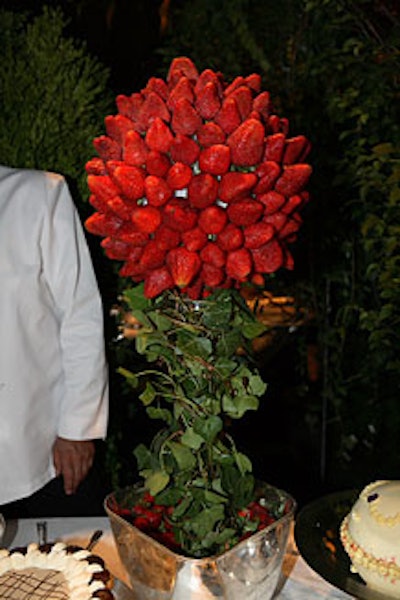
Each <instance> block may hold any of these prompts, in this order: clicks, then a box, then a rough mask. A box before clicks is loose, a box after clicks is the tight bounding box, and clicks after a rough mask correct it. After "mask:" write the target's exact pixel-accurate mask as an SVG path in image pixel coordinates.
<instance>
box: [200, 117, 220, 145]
mask: <svg viewBox="0 0 400 600" xmlns="http://www.w3.org/2000/svg"><path fill="white" fill-rule="evenodd" d="M197 139H198V142H199V144H200V145H201V146H203V148H208V147H209V146H213V145H214V144H223V143H224V142H225V139H226V134H225V133H224V131H223V130H222V129H221V127H220V126H219V125H217V123H214V121H208V122H207V123H204V125H202V126H201V127H200V129H199V130H198V132H197Z"/></svg>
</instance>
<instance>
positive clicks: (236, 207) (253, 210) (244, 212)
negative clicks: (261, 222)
mask: <svg viewBox="0 0 400 600" xmlns="http://www.w3.org/2000/svg"><path fill="white" fill-rule="evenodd" d="M263 212H264V206H263V204H262V203H261V202H257V200H253V199H252V198H243V200H236V201H235V202H233V203H232V204H230V205H229V206H228V208H227V213H228V216H229V219H230V220H231V221H232V223H235V225H242V226H246V225H252V224H253V223H256V221H258V219H259V218H260V217H261V215H262V214H263Z"/></svg>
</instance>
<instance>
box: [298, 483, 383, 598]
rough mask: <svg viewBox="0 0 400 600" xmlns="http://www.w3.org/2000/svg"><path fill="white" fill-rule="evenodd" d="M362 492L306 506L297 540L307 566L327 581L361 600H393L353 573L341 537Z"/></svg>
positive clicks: (356, 491)
mask: <svg viewBox="0 0 400 600" xmlns="http://www.w3.org/2000/svg"><path fill="white" fill-rule="evenodd" d="M358 495H359V490H347V491H344V492H338V493H334V494H329V495H328V496H324V497H322V498H320V499H319V500H315V501H314V502H311V503H310V504H308V505H307V506H305V507H304V508H303V509H302V510H301V511H300V512H299V513H298V515H297V518H296V524H295V530H294V535H295V540H296V544H297V548H298V550H299V552H300V554H301V556H302V557H303V558H304V560H305V561H306V563H307V564H308V565H309V566H310V567H311V568H312V569H313V570H314V571H316V572H317V573H318V574H319V575H321V577H323V578H324V579H325V580H326V581H328V582H329V583H331V584H332V585H334V586H336V587H337V588H339V589H340V590H343V591H344V592H347V593H348V594H350V595H351V596H354V597H355V598H360V599H361V600H393V596H386V595H384V594H381V593H379V592H376V591H374V590H371V588H368V587H367V586H366V585H365V583H364V582H363V580H362V579H361V578H360V577H359V576H358V575H357V574H355V573H352V572H351V571H350V559H349V558H348V556H347V554H346V553H345V551H344V548H343V546H342V543H341V541H340V537H339V527H340V524H341V522H342V519H343V518H344V517H345V516H346V514H347V513H348V512H350V509H351V507H352V506H353V504H354V502H355V501H356V499H357V498H358Z"/></svg>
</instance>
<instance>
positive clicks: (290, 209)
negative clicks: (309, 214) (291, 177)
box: [282, 195, 304, 215]
mask: <svg viewBox="0 0 400 600" xmlns="http://www.w3.org/2000/svg"><path fill="white" fill-rule="evenodd" d="M303 204H304V200H303V198H302V197H301V196H300V195H296V196H291V197H290V198H289V199H288V200H287V202H286V204H285V205H284V206H283V207H282V212H284V213H285V215H290V214H292V213H294V212H295V211H296V210H299V209H300V208H301V207H302V206H303Z"/></svg>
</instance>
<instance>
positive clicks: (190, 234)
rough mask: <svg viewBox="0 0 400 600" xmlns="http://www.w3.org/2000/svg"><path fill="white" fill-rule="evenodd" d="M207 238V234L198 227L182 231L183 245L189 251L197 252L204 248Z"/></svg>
mask: <svg viewBox="0 0 400 600" xmlns="http://www.w3.org/2000/svg"><path fill="white" fill-rule="evenodd" d="M207 240H208V238H207V234H206V233H205V232H204V231H203V230H202V229H200V227H195V228H194V229H190V230H189V231H185V232H184V233H182V242H183V245H184V246H185V248H187V249H188V250H190V251H191V252H198V251H199V250H201V249H202V248H204V246H205V245H206V244H207Z"/></svg>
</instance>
